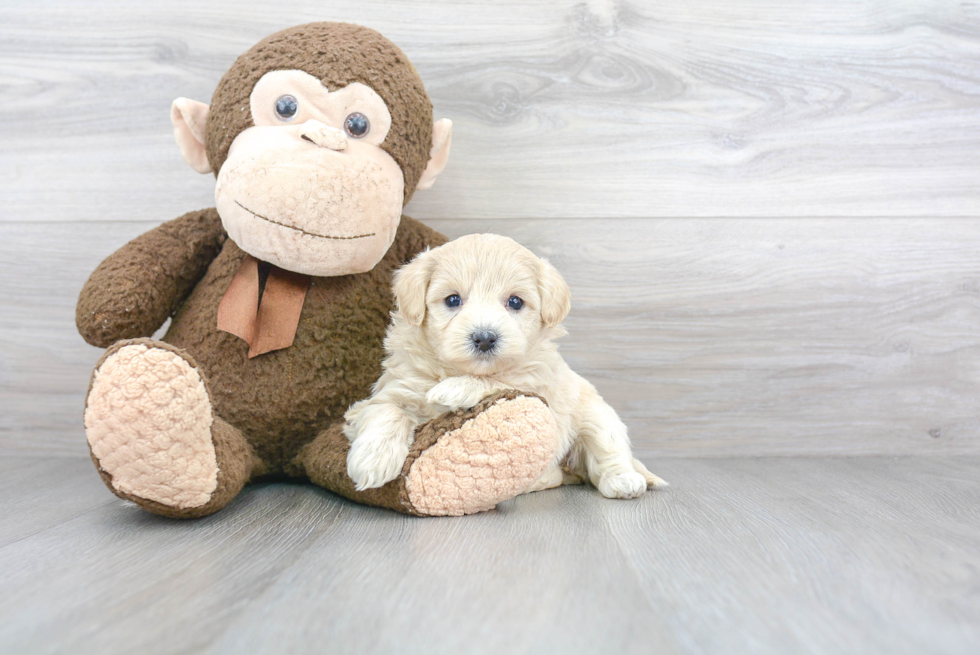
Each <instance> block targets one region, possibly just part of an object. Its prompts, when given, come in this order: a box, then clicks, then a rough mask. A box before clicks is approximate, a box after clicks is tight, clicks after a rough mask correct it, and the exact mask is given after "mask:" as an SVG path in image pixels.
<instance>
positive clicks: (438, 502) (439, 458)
mask: <svg viewBox="0 0 980 655" xmlns="http://www.w3.org/2000/svg"><path fill="white" fill-rule="evenodd" d="M557 449H558V428H557V426H556V425H555V419H554V417H553V416H552V414H551V410H550V409H548V407H547V405H545V404H544V403H543V402H542V401H541V400H540V399H538V398H534V397H529V396H517V397H515V398H505V399H502V400H496V402H494V404H492V405H491V406H490V407H488V408H487V409H486V410H485V411H483V412H482V413H480V414H478V415H477V416H475V417H473V418H470V419H469V420H467V421H466V422H465V423H463V424H462V425H461V426H459V427H458V428H456V429H454V430H452V431H450V432H447V433H445V434H444V435H442V436H441V437H440V438H439V440H438V442H437V443H436V444H435V445H433V446H430V447H429V448H427V449H426V450H424V451H423V452H422V453H421V454H420V455H419V456H418V459H416V460H415V461H414V462H413V463H412V464H411V469H410V470H409V471H408V474H407V476H406V479H405V491H406V492H407V495H408V500H409V502H410V503H411V505H412V507H413V508H414V510H415V511H416V512H417V513H419V514H423V515H428V516H462V515H464V514H474V513H476V512H483V511H486V510H489V509H493V508H494V507H495V506H496V505H497V504H498V503H501V502H503V501H505V500H509V499H511V498H513V497H515V496H517V495H519V494H521V493H523V492H524V491H526V490H527V489H528V488H529V487H530V486H531V485H532V484H534V483H535V482H537V480H538V479H539V478H540V477H541V475H542V474H543V473H544V472H545V471H546V470H547V468H548V466H549V465H551V463H552V461H553V460H554V458H555V452H556V451H557Z"/></svg>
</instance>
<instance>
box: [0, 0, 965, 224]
mask: <svg viewBox="0 0 980 655" xmlns="http://www.w3.org/2000/svg"><path fill="white" fill-rule="evenodd" d="M310 20H344V21H352V22H358V23H362V24H366V25H368V26H371V27H374V28H376V29H378V30H380V31H381V32H382V33H384V34H386V35H387V36H389V37H390V38H392V39H393V40H394V41H395V42H396V43H398V44H400V45H401V46H402V47H403V49H404V50H405V51H406V52H407V53H408V55H409V56H410V57H411V59H412V60H413V62H414V63H415V64H416V65H417V67H418V69H419V71H420V72H421V74H422V77H423V79H424V80H425V82H426V84H427V87H428V89H429V91H430V95H431V96H432V98H433V101H434V103H435V106H436V112H437V115H438V116H448V117H450V118H452V119H453V120H454V121H455V136H454V140H453V156H452V161H451V162H450V166H449V168H448V170H447V171H446V173H445V174H444V176H443V178H442V179H441V180H440V181H439V183H438V184H437V185H436V187H435V188H434V189H433V190H432V191H431V192H428V193H420V194H418V198H417V200H415V201H413V206H412V208H411V211H410V213H413V214H415V215H418V216H423V217H429V218H447V219H448V218H453V219H467V218H475V219H484V218H535V217H594V218H605V217H610V216H613V217H651V216H657V217H675V216H679V217H686V216H772V217H784V216H905V215H920V216H929V217H933V216H958V215H962V216H972V215H974V214H975V213H976V208H977V206H978V200H980V187H978V186H977V184H976V180H977V179H978V176H980V158H978V157H977V156H976V153H977V152H978V148H980V120H978V119H980V74H978V71H980V6H978V5H977V3H974V2H957V3H952V2H940V1H938V0H936V1H925V0H923V1H921V2H913V1H907V2H894V1H892V0H858V1H855V0H833V1H828V2H821V3H812V2H806V1H803V0H793V1H786V0H778V1H777V0H745V1H743V2H738V3H726V2H720V1H719V0H697V1H694V2H684V3H667V2H660V3H651V2H617V1H614V0H588V1H584V2H583V1H582V0H556V1H554V2H548V3H527V2H523V1H521V2H518V1H516V0H505V1H502V2H493V3H486V2H472V1H457V2H448V1H440V0H425V1H424V2H412V3H392V2H388V1H385V0H362V1H361V2H356V3H351V2H339V1H333V2H322V1H319V0H318V1H316V2H313V1H312V0H294V1H293V2H290V3H289V5H288V9H284V7H283V6H282V5H280V4H276V3H268V2H257V1H255V0H219V1H215V2H207V3H200V2H154V3H131V2H120V1H113V0H98V1H95V0H88V1H79V0H70V1H69V0H52V1H45V2H41V1H39V2H30V3H11V2H7V3H3V5H2V6H0V22H2V24H3V33H4V38H3V39H0V79H2V80H3V86H2V91H0V152H2V157H0V195H2V196H3V198H4V203H3V208H2V209H0V220H2V221H31V222H34V221H62V220H85V221H101V220H120V221H127V220H157V221H159V220H165V219H168V218H172V217H174V216H176V215H178V214H179V213H181V212H183V211H185V210H186V208H188V207H198V206H206V205H209V204H211V202H212V201H211V200H210V197H211V196H212V193H213V180H212V178H210V177H209V176H205V177H199V176H196V175H195V174H193V173H192V172H191V171H190V169H188V168H187V167H186V166H185V164H184V163H183V161H182V160H181V158H180V155H179V153H178V151H177V148H176V147H175V145H174V143H173V138H172V136H171V133H172V130H171V126H170V123H169V118H168V117H169V107H170V103H171V101H172V100H173V99H174V98H176V97H178V96H187V97H192V98H196V99H200V100H204V101H206V100H208V99H209V98H210V96H211V93H212V92H213V90H214V87H215V85H216V83H217V81H218V79H219V78H220V76H221V75H222V73H223V72H224V71H225V70H226V69H227V68H228V66H229V65H230V64H231V62H232V61H234V59H235V57H236V56H238V55H239V54H241V53H242V52H243V51H244V50H246V49H247V48H248V47H250V46H251V45H252V44H254V43H255V42H256V41H258V40H259V39H261V38H262V37H264V36H266V35H267V34H269V33H271V32H272V31H275V30H277V29H280V28H284V27H287V26H290V25H293V24H298V23H302V22H306V21H310Z"/></svg>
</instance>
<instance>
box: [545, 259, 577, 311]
mask: <svg viewBox="0 0 980 655" xmlns="http://www.w3.org/2000/svg"><path fill="white" fill-rule="evenodd" d="M538 293H540V295H541V321H542V322H543V323H544V324H545V326H546V327H555V326H556V325H558V324H559V323H561V322H562V321H563V320H565V317H566V316H568V311H569V310H570V309H571V308H572V293H571V292H570V291H569V290H568V284H567V283H566V282H565V278H563V277H562V276H561V273H559V272H558V271H557V270H555V267H554V266H552V265H551V264H549V263H548V262H547V260H544V259H542V260H541V268H540V270H539V271H538Z"/></svg>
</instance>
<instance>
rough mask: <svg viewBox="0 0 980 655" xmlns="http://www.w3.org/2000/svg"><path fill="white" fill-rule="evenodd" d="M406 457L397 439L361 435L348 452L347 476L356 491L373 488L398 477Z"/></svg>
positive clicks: (405, 447)
mask: <svg viewBox="0 0 980 655" xmlns="http://www.w3.org/2000/svg"><path fill="white" fill-rule="evenodd" d="M406 457H408V445H407V444H405V443H402V441H401V440H399V439H391V438H390V437H388V436H377V435H373V434H371V433H366V434H361V435H360V436H358V437H357V439H355V440H354V442H353V443H352V444H351V446H350V452H349V453H347V475H348V476H350V479H351V480H353V482H354V485H355V487H356V488H357V490H358V491H364V490H365V489H374V488H375V487H380V486H381V485H383V484H384V483H386V482H390V481H391V480H394V479H395V478H397V477H398V475H399V474H400V473H401V472H402V465H403V464H404V463H405V458H406Z"/></svg>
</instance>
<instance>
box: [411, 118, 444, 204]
mask: <svg viewBox="0 0 980 655" xmlns="http://www.w3.org/2000/svg"><path fill="white" fill-rule="evenodd" d="M452 142H453V122H452V121H451V120H449V119H448V118H443V119H441V120H437V121H436V124H435V125H433V126H432V150H430V151H429V163H428V165H426V167H425V170H424V171H422V177H420V178H419V183H418V185H417V186H416V187H415V188H416V189H419V190H422V191H424V190H426V189H428V188H429V187H431V186H432V185H433V184H434V183H435V181H436V178H437V177H439V173H441V172H442V170H443V169H444V168H445V167H446V163H447V162H448V161H449V146H450V145H451V144H452Z"/></svg>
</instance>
